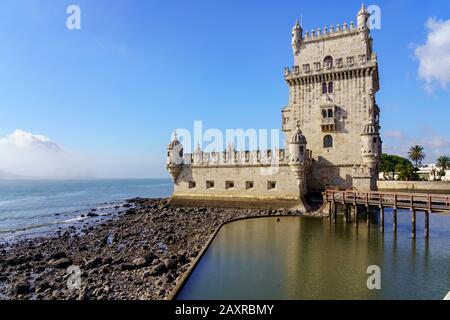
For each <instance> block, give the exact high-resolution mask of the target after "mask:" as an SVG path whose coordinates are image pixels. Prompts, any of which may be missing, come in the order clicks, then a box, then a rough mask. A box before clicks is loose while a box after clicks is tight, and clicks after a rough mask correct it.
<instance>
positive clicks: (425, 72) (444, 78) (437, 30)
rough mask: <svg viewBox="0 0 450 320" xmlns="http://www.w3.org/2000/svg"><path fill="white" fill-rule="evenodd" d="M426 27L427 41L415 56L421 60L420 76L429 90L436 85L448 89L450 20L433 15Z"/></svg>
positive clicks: (416, 51)
mask: <svg viewBox="0 0 450 320" xmlns="http://www.w3.org/2000/svg"><path fill="white" fill-rule="evenodd" d="M425 27H426V29H427V30H428V35H427V40H426V43H425V44H423V45H420V46H418V47H417V48H416V49H415V57H416V58H417V59H418V60H419V62H420V65H419V71H418V73H419V78H420V79H422V80H423V81H424V82H425V88H426V89H427V90H429V91H432V90H434V89H435V88H436V85H439V86H440V87H441V88H443V89H446V88H447V87H448V84H449V83H450V20H445V21H444V20H437V19H436V18H435V17H432V18H429V19H428V20H427V22H426V24H425Z"/></svg>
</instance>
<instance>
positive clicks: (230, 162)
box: [183, 149, 310, 167]
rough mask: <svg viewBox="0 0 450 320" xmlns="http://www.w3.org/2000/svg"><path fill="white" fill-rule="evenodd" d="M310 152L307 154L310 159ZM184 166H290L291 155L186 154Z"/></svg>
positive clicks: (283, 152) (278, 151) (258, 152)
mask: <svg viewBox="0 0 450 320" xmlns="http://www.w3.org/2000/svg"><path fill="white" fill-rule="evenodd" d="M309 155H310V150H307V152H306V153H305V157H306V159H310V158H309ZM183 164H184V165H192V166H195V167H210V166H267V165H289V154H288V152H287V151H286V150H284V149H276V150H255V151H237V150H233V151H231V152H230V151H224V152H203V151H196V152H194V153H186V154H184V157H183Z"/></svg>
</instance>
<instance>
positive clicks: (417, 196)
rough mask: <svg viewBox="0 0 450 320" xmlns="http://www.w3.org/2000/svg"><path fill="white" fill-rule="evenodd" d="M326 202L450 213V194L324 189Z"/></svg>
mask: <svg viewBox="0 0 450 320" xmlns="http://www.w3.org/2000/svg"><path fill="white" fill-rule="evenodd" d="M325 199H326V201H327V202H332V203H333V202H334V203H341V204H351V205H366V206H376V207H379V208H382V207H388V208H394V209H409V210H416V211H427V212H445V213H450V195H439V194H421V193H388V192H359V191H337V190H327V191H325Z"/></svg>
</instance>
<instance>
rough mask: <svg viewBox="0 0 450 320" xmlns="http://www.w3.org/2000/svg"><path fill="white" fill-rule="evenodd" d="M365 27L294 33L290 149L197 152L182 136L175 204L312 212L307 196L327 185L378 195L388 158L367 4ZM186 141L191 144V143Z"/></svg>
mask: <svg viewBox="0 0 450 320" xmlns="http://www.w3.org/2000/svg"><path fill="white" fill-rule="evenodd" d="M356 18H357V24H356V25H355V24H354V23H353V22H351V23H350V24H347V23H344V24H343V25H342V26H340V25H337V26H331V27H329V28H321V29H316V30H313V31H311V32H304V31H303V29H302V26H301V24H299V23H298V22H297V23H296V24H295V25H294V27H293V28H292V34H291V35H292V41H291V46H292V52H293V56H294V66H293V67H292V68H291V69H290V68H286V69H285V72H284V77H285V80H286V83H287V84H288V87H289V102H288V104H287V106H286V107H285V108H284V109H283V110H282V130H283V131H284V133H285V139H286V140H285V146H286V150H284V149H274V150H236V149H235V148H234V146H232V145H229V146H228V147H227V148H226V149H225V150H224V151H220V152H204V151H202V149H201V146H200V145H197V147H196V148H195V151H194V152H193V153H192V154H191V153H184V152H183V145H182V144H181V142H180V141H178V139H177V138H176V136H174V138H173V139H172V142H171V143H170V144H169V146H168V148H167V170H168V172H169V174H170V175H171V177H172V179H173V181H174V192H173V195H172V197H171V200H170V201H171V203H173V204H178V205H188V206H197V205H200V206H205V205H212V206H226V207H239V208H244V207H264V208H281V209H296V210H302V211H308V210H309V209H310V204H309V203H308V201H307V197H306V196H307V194H308V192H311V191H323V190H324V189H325V188H326V187H327V186H332V187H339V188H341V189H348V188H352V187H353V188H356V189H358V190H360V191H369V190H374V189H376V180H377V177H378V166H379V160H380V156H381V147H382V142H381V139H380V125H379V116H380V109H379V107H378V105H377V103H376V100H375V95H376V93H377V92H378V90H379V81H378V63H377V57H376V55H375V53H374V52H373V50H372V38H371V36H370V30H369V28H368V27H367V19H368V18H369V14H368V13H367V10H366V9H365V8H364V6H363V7H362V8H361V10H359V12H358V14H357V17H356ZM183 141H184V140H183Z"/></svg>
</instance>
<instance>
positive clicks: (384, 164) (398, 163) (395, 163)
mask: <svg viewBox="0 0 450 320" xmlns="http://www.w3.org/2000/svg"><path fill="white" fill-rule="evenodd" d="M408 166H412V164H411V162H410V161H409V160H408V159H405V158H402V157H399V156H396V155H391V154H383V155H381V164H380V171H381V172H383V174H384V176H385V178H387V179H388V180H393V179H394V176H395V174H396V173H398V170H400V169H402V168H407V167H408Z"/></svg>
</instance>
